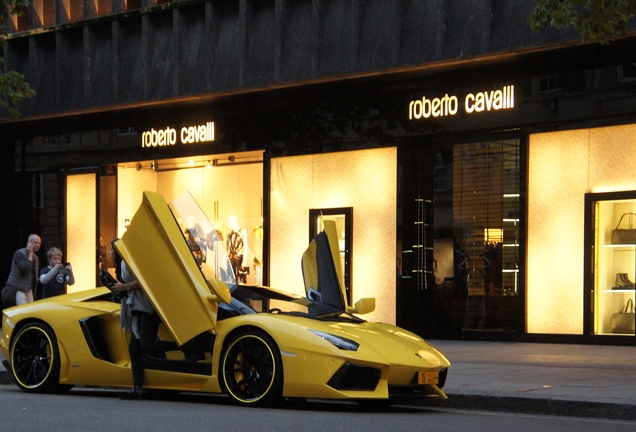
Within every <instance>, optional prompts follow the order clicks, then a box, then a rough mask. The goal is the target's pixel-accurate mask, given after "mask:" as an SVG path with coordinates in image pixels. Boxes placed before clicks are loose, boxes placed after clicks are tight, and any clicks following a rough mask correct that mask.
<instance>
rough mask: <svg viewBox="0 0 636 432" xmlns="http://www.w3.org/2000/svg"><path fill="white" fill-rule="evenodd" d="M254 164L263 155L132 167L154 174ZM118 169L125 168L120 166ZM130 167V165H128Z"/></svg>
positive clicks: (152, 163) (252, 154)
mask: <svg viewBox="0 0 636 432" xmlns="http://www.w3.org/2000/svg"><path fill="white" fill-rule="evenodd" d="M254 163H263V154H262V153H260V152H258V153H256V152H251V153H245V154H239V155H218V156H217V155H214V156H210V155H208V156H205V157H194V158H189V159H185V158H177V159H159V160H156V159H155V160H152V161H139V162H135V163H134V164H133V165H132V167H133V168H135V169H136V170H137V171H141V170H152V171H155V172H163V171H174V170H179V169H188V168H212V167H220V166H228V165H246V164H254ZM119 167H120V168H121V167H126V164H121V165H119ZM128 167H131V165H128Z"/></svg>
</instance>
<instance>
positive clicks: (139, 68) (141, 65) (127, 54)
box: [115, 15, 146, 102]
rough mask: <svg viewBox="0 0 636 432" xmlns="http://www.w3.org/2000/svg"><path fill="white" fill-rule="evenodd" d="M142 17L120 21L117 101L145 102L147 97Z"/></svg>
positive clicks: (118, 29)
mask: <svg viewBox="0 0 636 432" xmlns="http://www.w3.org/2000/svg"><path fill="white" fill-rule="evenodd" d="M141 22H142V18H141V16H138V15H137V16H132V17H129V18H126V19H122V20H120V21H118V25H117V27H116V33H117V35H116V37H117V47H116V49H117V58H118V61H117V62H116V66H117V69H116V71H115V73H116V74H117V101H118V102H129V101H133V100H143V99H145V95H146V91H145V89H146V57H145V51H144V49H143V48H144V47H143V44H142V39H141V35H142V29H141Z"/></svg>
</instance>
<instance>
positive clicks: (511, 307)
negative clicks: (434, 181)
mask: <svg viewBox="0 0 636 432" xmlns="http://www.w3.org/2000/svg"><path fill="white" fill-rule="evenodd" d="M453 159H454V160H453V173H454V179H453V199H452V201H453V220H454V226H453V231H454V238H453V241H454V247H455V251H454V255H455V256H454V268H453V274H452V278H453V279H452V280H453V281H454V283H455V284H457V285H460V286H465V289H466V295H467V305H466V315H465V316H464V321H463V328H464V330H516V329H517V324H518V316H519V315H518V307H519V304H520V303H519V301H518V296H519V294H520V286H519V270H520V269H519V266H520V261H521V260H520V255H521V253H520V242H519V237H520V221H521V220H520V216H519V214H520V197H521V193H520V192H521V191H520V176H521V172H520V170H521V165H520V145H519V141H518V140H516V139H513V140H501V141H488V142H479V143H470V144H461V145H457V146H455V147H454V156H453ZM436 211H438V209H436ZM443 280H445V278H444V279H443ZM506 299H509V300H506Z"/></svg>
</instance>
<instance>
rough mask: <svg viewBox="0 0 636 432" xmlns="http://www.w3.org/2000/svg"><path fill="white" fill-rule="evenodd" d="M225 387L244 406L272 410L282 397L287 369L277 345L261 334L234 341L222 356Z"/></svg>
mask: <svg viewBox="0 0 636 432" xmlns="http://www.w3.org/2000/svg"><path fill="white" fill-rule="evenodd" d="M220 372H221V377H220V378H221V383H222V385H223V387H224V389H225V391H226V392H227V393H228V394H229V395H230V397H231V398H232V399H233V400H234V401H235V402H237V403H240V404H253V405H258V406H271V405H273V404H275V403H277V402H278V401H280V399H281V397H282V389H283V366H282V361H281V356H280V352H279V350H278V347H277V346H276V343H275V342H274V341H273V340H272V339H271V337H269V336H268V335H266V334H264V333H261V332H245V333H241V334H239V335H237V336H236V337H234V338H233V339H232V340H231V341H230V343H229V344H228V345H227V346H226V348H225V349H224V351H223V354H222V355H221V370H220Z"/></svg>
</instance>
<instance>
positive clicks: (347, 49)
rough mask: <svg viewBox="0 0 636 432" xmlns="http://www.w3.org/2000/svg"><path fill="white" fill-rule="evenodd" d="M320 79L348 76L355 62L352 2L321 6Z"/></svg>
mask: <svg viewBox="0 0 636 432" xmlns="http://www.w3.org/2000/svg"><path fill="white" fill-rule="evenodd" d="M320 4H321V7H322V10H321V11H320V29H319V38H318V39H319V41H320V46H319V47H318V55H319V56H320V60H319V65H318V71H319V73H318V74H319V75H322V76H324V75H332V74H333V75H335V74H338V73H340V74H344V73H350V72H351V71H352V70H353V64H354V62H355V59H356V58H357V54H356V51H355V49H354V47H355V46H356V45H357V43H358V41H357V39H356V27H357V22H358V19H357V9H356V8H355V7H354V4H355V3H353V2H321V3H320Z"/></svg>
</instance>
